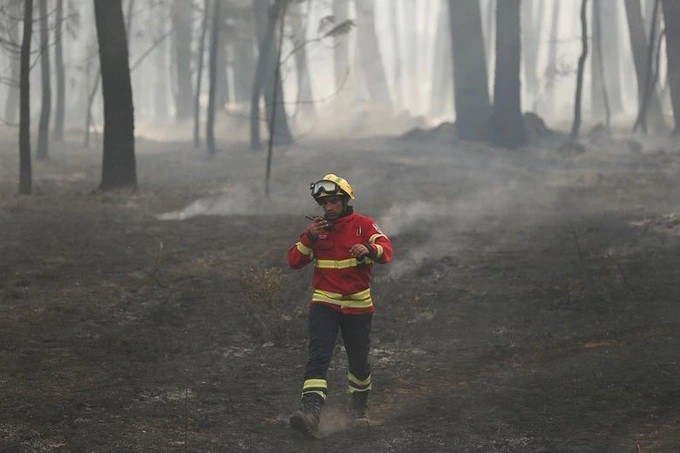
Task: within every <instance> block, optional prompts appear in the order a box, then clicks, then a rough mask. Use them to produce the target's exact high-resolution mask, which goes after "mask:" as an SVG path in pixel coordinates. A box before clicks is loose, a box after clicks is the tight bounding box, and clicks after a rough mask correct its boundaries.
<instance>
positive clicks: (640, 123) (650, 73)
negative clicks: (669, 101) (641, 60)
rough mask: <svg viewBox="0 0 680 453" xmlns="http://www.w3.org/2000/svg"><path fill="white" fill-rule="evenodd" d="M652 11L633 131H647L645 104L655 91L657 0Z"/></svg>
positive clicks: (647, 103)
mask: <svg viewBox="0 0 680 453" xmlns="http://www.w3.org/2000/svg"><path fill="white" fill-rule="evenodd" d="M653 5H654V6H653V11H652V12H651V13H650V16H649V17H651V24H650V26H649V40H648V47H647V64H646V68H645V85H644V92H643V94H642V102H641V103H640V106H639V108H638V115H637V119H636V120H635V124H634V125H633V132H635V131H636V130H637V128H638V127H641V128H642V131H643V133H647V106H648V105H649V98H650V96H651V94H652V91H653V92H656V77H655V75H654V69H653V64H654V63H653V62H654V55H655V48H656V46H655V43H656V29H657V19H658V17H659V0H655V1H654V2H653ZM659 108H660V105H659Z"/></svg>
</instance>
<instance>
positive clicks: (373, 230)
mask: <svg viewBox="0 0 680 453" xmlns="http://www.w3.org/2000/svg"><path fill="white" fill-rule="evenodd" d="M355 244H363V245H365V246H366V247H367V248H368V250H369V252H370V253H369V254H368V256H366V257H364V258H361V259H359V260H357V259H356V258H354V257H352V255H351V254H350V253H349V249H350V248H351V247H352V246H353V245H355ZM391 260H392V244H391V243H390V240H389V239H388V238H387V236H385V235H384V234H383V233H382V231H380V229H379V228H378V227H377V226H376V224H375V221H374V220H373V219H371V218H370V217H366V216H363V215H361V214H357V213H351V214H348V215H346V216H344V217H341V218H339V219H338V220H335V221H333V226H332V228H331V229H330V230H329V231H327V232H326V233H324V234H320V235H319V237H318V238H317V239H316V240H314V239H313V238H311V237H310V235H308V234H307V232H305V233H302V235H301V236H300V241H299V242H297V243H296V244H295V245H293V246H292V247H291V248H290V249H289V250H288V265H289V266H290V267H292V268H293V269H300V268H302V267H304V266H306V265H307V264H308V263H310V262H312V261H313V262H314V273H313V274H312V287H313V288H314V294H313V295H312V303H319V304H325V305H329V306H330V307H332V308H334V309H335V310H338V311H341V312H342V313H350V314H363V313H373V312H374V311H375V309H374V308H373V299H372V298H371V289H370V284H371V271H372V270H373V263H381V264H385V263H388V262H390V261H391Z"/></svg>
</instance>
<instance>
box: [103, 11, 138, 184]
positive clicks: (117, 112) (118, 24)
mask: <svg viewBox="0 0 680 453" xmlns="http://www.w3.org/2000/svg"><path fill="white" fill-rule="evenodd" d="M94 13H95V21H96V24H97V41H98V42H99V66H100V68H101V75H102V97H103V98H104V158H103V163H102V182H101V185H100V189H101V190H111V189H117V188H132V189H136V188H137V169H136V167H137V165H136V161H135V136H134V129H135V121H134V107H133V104H132V87H131V85H130V66H129V62H128V44H127V36H126V33H125V22H124V20H123V7H122V4H121V0H94Z"/></svg>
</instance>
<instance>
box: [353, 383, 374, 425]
mask: <svg viewBox="0 0 680 453" xmlns="http://www.w3.org/2000/svg"><path fill="white" fill-rule="evenodd" d="M369 394H370V391H369V390H367V391H365V392H353V393H352V412H353V415H354V422H355V424H366V425H367V424H368V396H369Z"/></svg>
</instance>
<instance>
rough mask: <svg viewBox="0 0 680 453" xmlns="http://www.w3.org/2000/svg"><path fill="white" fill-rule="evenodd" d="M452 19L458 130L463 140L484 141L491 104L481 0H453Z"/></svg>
mask: <svg viewBox="0 0 680 453" xmlns="http://www.w3.org/2000/svg"><path fill="white" fill-rule="evenodd" d="M449 21H450V27H451V43H452V46H451V50H452V56H453V58H452V59H453V82H454V92H455V93H454V106H455V110H456V134H457V136H458V138H459V139H461V140H479V141H485V140H487V139H488V137H489V118H490V115H491V107H490V103H489V82H488V76H487V71H486V60H485V56H484V37H483V36H482V20H481V12H480V9H479V0H450V1H449ZM518 27H519V24H518ZM518 56H519V55H518ZM518 71H519V69H518ZM517 77H519V72H518V73H517ZM518 82H519V80H518Z"/></svg>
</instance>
